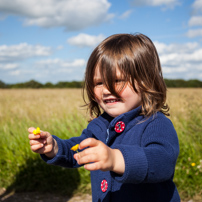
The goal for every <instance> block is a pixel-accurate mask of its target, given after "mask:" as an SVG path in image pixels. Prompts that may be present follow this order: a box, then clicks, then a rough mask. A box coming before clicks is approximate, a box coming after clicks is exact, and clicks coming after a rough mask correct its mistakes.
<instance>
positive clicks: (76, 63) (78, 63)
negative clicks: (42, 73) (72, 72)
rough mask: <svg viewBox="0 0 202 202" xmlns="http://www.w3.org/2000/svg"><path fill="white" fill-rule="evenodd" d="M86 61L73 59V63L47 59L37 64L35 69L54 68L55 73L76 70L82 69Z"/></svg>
mask: <svg viewBox="0 0 202 202" xmlns="http://www.w3.org/2000/svg"><path fill="white" fill-rule="evenodd" d="M85 65H86V61H85V60H84V59H75V60H73V61H64V60H62V59H58V58H56V59H47V60H41V61H38V62H37V67H39V68H43V67H44V68H55V69H56V70H57V71H65V70H68V69H67V68H73V69H75V68H77V67H84V66H85Z"/></svg>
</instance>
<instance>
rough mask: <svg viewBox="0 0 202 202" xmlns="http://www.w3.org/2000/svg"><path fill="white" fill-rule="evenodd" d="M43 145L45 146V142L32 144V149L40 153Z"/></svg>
mask: <svg viewBox="0 0 202 202" xmlns="http://www.w3.org/2000/svg"><path fill="white" fill-rule="evenodd" d="M43 147H44V144H41V143H39V144H35V145H32V146H31V150H32V151H34V152H37V153H39V150H40V149H41V148H43Z"/></svg>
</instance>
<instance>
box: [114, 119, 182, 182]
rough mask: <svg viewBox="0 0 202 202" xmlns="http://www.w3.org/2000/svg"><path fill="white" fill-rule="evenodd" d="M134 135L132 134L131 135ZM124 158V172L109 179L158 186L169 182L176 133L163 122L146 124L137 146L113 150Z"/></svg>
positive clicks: (155, 121)
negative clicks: (117, 151) (159, 183)
mask: <svg viewBox="0 0 202 202" xmlns="http://www.w3.org/2000/svg"><path fill="white" fill-rule="evenodd" d="M134 135H135V131H134ZM116 148H117V149H119V150H120V151H121V152H122V154H123V157H124V161H125V172H124V174H123V175H121V176H120V175H117V174H116V173H114V172H111V175H112V177H113V178H114V179H115V180H117V181H119V182H122V183H135V184H138V183H158V182H163V181H166V180H169V179H172V178H173V175H174V170H175V164H176V160H177V157H178V154H179V143H178V138H177V134H176V131H175V129H174V127H173V125H172V123H171V121H170V120H169V119H167V118H161V117H160V118H159V117H158V118H155V119H153V120H152V121H150V122H149V123H148V124H147V125H146V126H145V129H144V131H143V134H142V138H141V144H140V145H123V144H120V145H118V146H116Z"/></svg>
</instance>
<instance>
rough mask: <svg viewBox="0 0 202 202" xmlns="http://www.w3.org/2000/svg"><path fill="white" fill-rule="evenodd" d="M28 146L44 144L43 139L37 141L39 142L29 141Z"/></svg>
mask: <svg viewBox="0 0 202 202" xmlns="http://www.w3.org/2000/svg"><path fill="white" fill-rule="evenodd" d="M29 144H30V145H31V146H32V145H36V144H46V140H43V139H39V140H30V141H29Z"/></svg>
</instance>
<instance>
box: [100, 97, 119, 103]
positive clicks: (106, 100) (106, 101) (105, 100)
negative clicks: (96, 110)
mask: <svg viewBox="0 0 202 202" xmlns="http://www.w3.org/2000/svg"><path fill="white" fill-rule="evenodd" d="M103 102H104V103H105V104H115V103H117V102H121V99H120V98H108V99H104V100H103Z"/></svg>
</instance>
